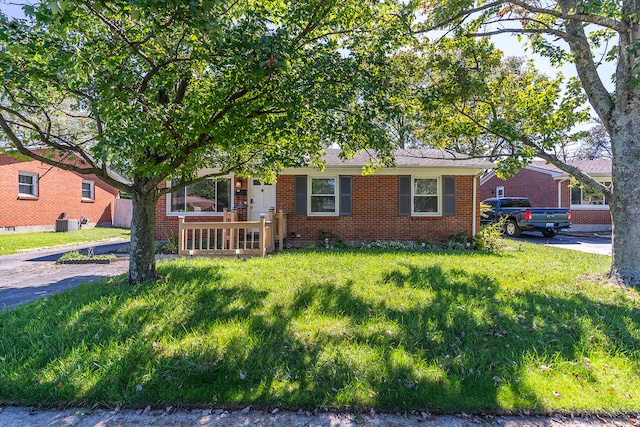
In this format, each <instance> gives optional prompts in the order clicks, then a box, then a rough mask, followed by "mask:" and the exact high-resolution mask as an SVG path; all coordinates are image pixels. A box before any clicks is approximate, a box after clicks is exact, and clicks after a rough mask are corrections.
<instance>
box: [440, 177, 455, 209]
mask: <svg viewBox="0 0 640 427" xmlns="http://www.w3.org/2000/svg"><path fill="white" fill-rule="evenodd" d="M442 197H443V202H444V203H443V207H444V208H443V210H444V212H443V214H444V215H455V214H456V177H455V176H443V177H442Z"/></svg>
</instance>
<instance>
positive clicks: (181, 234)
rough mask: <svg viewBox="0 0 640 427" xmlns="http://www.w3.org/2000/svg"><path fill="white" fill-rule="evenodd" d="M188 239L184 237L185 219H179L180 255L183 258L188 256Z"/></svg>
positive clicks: (181, 217) (180, 217)
mask: <svg viewBox="0 0 640 427" xmlns="http://www.w3.org/2000/svg"><path fill="white" fill-rule="evenodd" d="M186 244H187V242H186V239H185V236H184V217H183V216H179V217H178V255H179V256H182V255H185V254H186V251H187V248H186Z"/></svg>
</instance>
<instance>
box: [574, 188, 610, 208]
mask: <svg viewBox="0 0 640 427" xmlns="http://www.w3.org/2000/svg"><path fill="white" fill-rule="evenodd" d="M601 184H603V185H604V186H605V187H609V188H611V182H602V183H601ZM608 206H609V201H608V200H607V198H606V197H605V195H604V194H602V193H601V192H599V191H596V190H592V189H590V188H586V187H584V188H582V187H571V207H584V208H585V209H588V208H601V209H604V208H607V207H608Z"/></svg>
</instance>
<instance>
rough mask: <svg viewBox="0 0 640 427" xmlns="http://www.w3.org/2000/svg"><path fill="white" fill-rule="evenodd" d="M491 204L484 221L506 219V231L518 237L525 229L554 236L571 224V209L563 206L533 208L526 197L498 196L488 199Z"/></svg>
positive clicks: (487, 203)
mask: <svg viewBox="0 0 640 427" xmlns="http://www.w3.org/2000/svg"><path fill="white" fill-rule="evenodd" d="M482 203H484V204H485V205H488V206H489V210H488V211H486V212H485V214H486V216H483V218H482V222H483V223H493V222H497V221H500V220H501V219H504V221H505V224H504V233H505V234H506V235H507V236H511V237H518V236H520V233H521V232H523V231H539V232H541V233H542V235H543V236H544V237H554V236H555V235H556V234H558V231H560V230H563V229H566V228H569V227H570V226H571V211H570V210H568V209H562V208H533V207H531V202H529V199H527V198H526V197H498V198H491V199H486V200H484V201H483V202H482Z"/></svg>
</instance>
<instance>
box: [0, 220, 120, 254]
mask: <svg viewBox="0 0 640 427" xmlns="http://www.w3.org/2000/svg"><path fill="white" fill-rule="evenodd" d="M130 234H131V232H130V230H126V229H123V228H105V227H95V228H83V229H80V230H78V231H69V232H65V233H56V232H53V231H41V232H37V233H5V234H0V255H9V254H15V253H17V252H18V251H21V250H24V249H32V248H41V247H46V246H56V245H65V244H70V243H90V242H97V241H101V240H106V239H111V238H114V237H120V238H124V239H128V238H129V236H130Z"/></svg>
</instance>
